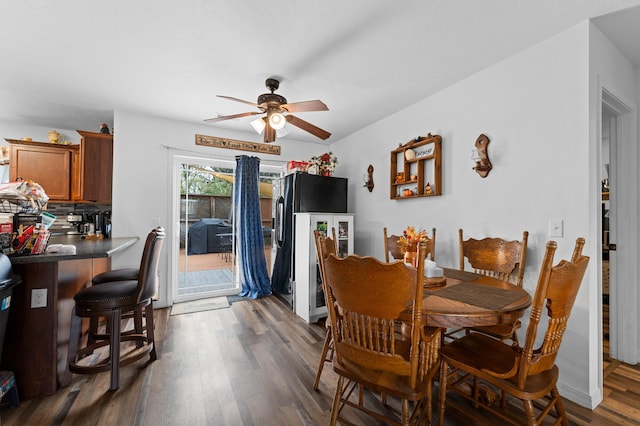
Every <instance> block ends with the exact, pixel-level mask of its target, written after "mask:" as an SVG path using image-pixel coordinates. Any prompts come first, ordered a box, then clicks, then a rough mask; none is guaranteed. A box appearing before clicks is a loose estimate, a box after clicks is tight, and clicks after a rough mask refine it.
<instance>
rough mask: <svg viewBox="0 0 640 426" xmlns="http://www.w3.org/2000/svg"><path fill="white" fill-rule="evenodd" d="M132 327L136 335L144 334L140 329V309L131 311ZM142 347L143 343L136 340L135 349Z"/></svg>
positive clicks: (141, 328)
mask: <svg viewBox="0 0 640 426" xmlns="http://www.w3.org/2000/svg"><path fill="white" fill-rule="evenodd" d="M133 325H134V328H135V332H136V334H143V333H144V330H143V327H142V309H136V310H135V311H133ZM142 346H144V342H142V341H141V340H136V348H141V347H142Z"/></svg>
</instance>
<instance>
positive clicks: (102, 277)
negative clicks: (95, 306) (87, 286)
mask: <svg viewBox="0 0 640 426" xmlns="http://www.w3.org/2000/svg"><path fill="white" fill-rule="evenodd" d="M138 276H140V269H139V268H123V269H114V270H113V271H106V272H102V273H100V274H98V275H96V276H95V277H93V278H91V284H102V283H110V282H113V281H129V280H137V279H138Z"/></svg>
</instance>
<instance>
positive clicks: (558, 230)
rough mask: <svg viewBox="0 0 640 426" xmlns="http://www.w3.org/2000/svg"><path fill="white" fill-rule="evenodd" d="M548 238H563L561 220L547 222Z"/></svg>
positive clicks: (562, 222) (562, 223)
mask: <svg viewBox="0 0 640 426" xmlns="http://www.w3.org/2000/svg"><path fill="white" fill-rule="evenodd" d="M549 236H550V237H563V236H564V221H563V220H562V219H550V220H549Z"/></svg>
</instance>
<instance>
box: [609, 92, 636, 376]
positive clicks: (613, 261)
mask: <svg viewBox="0 0 640 426" xmlns="http://www.w3.org/2000/svg"><path fill="white" fill-rule="evenodd" d="M629 105H634V104H631V103H629V102H623V101H622V100H620V98H619V97H617V96H615V95H614V94H612V93H611V92H609V91H608V90H606V89H605V88H603V89H602V102H601V108H602V110H601V117H600V119H601V123H600V124H601V126H600V130H601V134H600V136H601V138H602V147H601V153H600V154H601V155H600V159H601V162H600V166H601V170H600V179H601V187H602V197H601V202H600V204H601V207H599V208H600V209H602V210H601V211H602V214H601V216H602V223H601V224H599V228H600V235H599V239H600V240H601V244H602V246H601V247H602V249H601V257H600V259H599V261H600V266H601V269H600V271H601V272H602V277H601V279H602V281H601V282H602V343H603V345H602V351H603V361H604V360H607V359H609V358H611V359H615V360H619V361H622V362H625V363H629V364H636V363H637V362H638V358H639V351H638V348H639V345H638V331H639V322H640V316H639V315H638V309H637V303H638V298H639V292H638V288H637V286H636V283H637V281H638V273H639V270H638V267H637V261H636V257H637V253H638V250H639V241H638V233H639V230H640V224H639V221H638V216H639V214H640V211H639V206H638V196H639V194H638V191H637V182H638V178H639V174H638V144H637V118H636V115H637V112H636V111H637V108H636V107H635V106H633V107H630V106H629ZM607 159H608V162H607ZM607 328H608V330H607ZM607 337H608V340H607Z"/></svg>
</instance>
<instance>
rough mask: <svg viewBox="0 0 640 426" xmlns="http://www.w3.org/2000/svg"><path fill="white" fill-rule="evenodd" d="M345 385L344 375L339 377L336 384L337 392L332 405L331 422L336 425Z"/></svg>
mask: <svg viewBox="0 0 640 426" xmlns="http://www.w3.org/2000/svg"><path fill="white" fill-rule="evenodd" d="M343 385H344V377H343V376H339V377H338V383H337V385H336V394H335V396H334V397H333V407H331V422H330V423H329V424H330V425H331V426H335V424H336V422H337V421H338V414H339V410H340V405H341V404H340V402H341V399H342V391H343V390H342V386H343Z"/></svg>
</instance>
